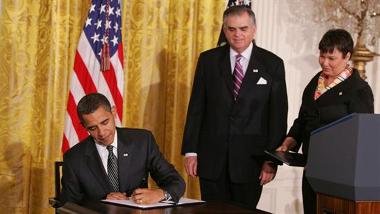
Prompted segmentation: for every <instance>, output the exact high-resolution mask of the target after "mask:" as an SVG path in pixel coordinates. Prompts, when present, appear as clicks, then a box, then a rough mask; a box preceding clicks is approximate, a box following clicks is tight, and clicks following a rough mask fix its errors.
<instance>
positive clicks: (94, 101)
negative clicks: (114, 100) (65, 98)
mask: <svg viewBox="0 0 380 214" xmlns="http://www.w3.org/2000/svg"><path fill="white" fill-rule="evenodd" d="M100 106H102V107H103V108H104V109H105V110H106V111H108V112H111V103H110V102H109V101H108V99H107V97H106V96H104V95H103V94H100V93H91V94H87V95H86V96H84V97H82V99H80V101H79V102H78V105H77V114H78V117H79V120H80V122H81V123H82V124H84V123H83V122H84V121H83V115H84V114H91V113H93V112H94V111H96V110H97V109H98V108H99V107H100Z"/></svg>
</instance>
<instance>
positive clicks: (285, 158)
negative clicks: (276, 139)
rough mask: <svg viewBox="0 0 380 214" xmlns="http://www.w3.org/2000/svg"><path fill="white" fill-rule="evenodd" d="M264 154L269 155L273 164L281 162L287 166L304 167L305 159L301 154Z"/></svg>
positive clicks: (274, 152)
mask: <svg viewBox="0 0 380 214" xmlns="http://www.w3.org/2000/svg"><path fill="white" fill-rule="evenodd" d="M265 153H266V154H267V155H269V156H270V157H271V158H272V159H274V162H275V163H276V162H281V163H284V164H286V165H288V166H299V167H304V166H305V165H306V158H305V156H304V155H303V154H300V153H295V152H280V151H267V150H265Z"/></svg>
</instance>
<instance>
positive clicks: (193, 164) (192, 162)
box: [185, 156, 198, 177]
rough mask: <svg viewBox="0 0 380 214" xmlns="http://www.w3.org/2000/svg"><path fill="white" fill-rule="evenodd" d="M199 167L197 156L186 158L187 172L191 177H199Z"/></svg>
mask: <svg viewBox="0 0 380 214" xmlns="http://www.w3.org/2000/svg"><path fill="white" fill-rule="evenodd" d="M197 165H198V159H197V156H187V157H185V170H186V173H187V174H188V175H189V176H191V177H195V176H197V175H198V174H197Z"/></svg>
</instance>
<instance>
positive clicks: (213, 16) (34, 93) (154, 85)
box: [0, 0, 225, 213]
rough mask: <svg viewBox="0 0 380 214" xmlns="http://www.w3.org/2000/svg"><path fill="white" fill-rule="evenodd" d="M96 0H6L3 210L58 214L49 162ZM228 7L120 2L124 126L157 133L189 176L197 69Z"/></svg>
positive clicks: (0, 155) (56, 154)
mask: <svg viewBox="0 0 380 214" xmlns="http://www.w3.org/2000/svg"><path fill="white" fill-rule="evenodd" d="M90 4H91V1H90V0H86V1H77V0H70V1H68V0H0V41H1V42H0V82H1V83H0V97H1V99H0V141H1V143H0V192H1V193H2V197H0V210H1V211H0V212H1V213H53V209H51V208H50V207H49V205H48V198H49V197H52V196H54V174H53V162H54V161H56V160H61V159H62V154H61V151H60V148H61V140H62V133H63V124H64V115H65V111H66V102H67V95H68V88H69V82H70V77H71V73H72V67H73V59H74V54H75V50H76V47H77V43H78V38H79V35H80V33H81V31H82V27H83V24H84V21H85V18H86V16H87V10H88V8H89V5H90ZM224 8H225V1H224V0H203V1H199V0H124V1H122V11H123V16H122V21H123V29H122V30H123V44H124V67H125V69H124V70H125V83H126V84H125V88H124V97H125V98H124V109H123V111H124V118H123V125H125V126H129V127H141V128H147V129H150V130H152V131H153V132H154V135H155V137H156V140H157V142H158V144H159V145H160V148H161V151H162V152H163V154H164V155H165V156H166V157H167V158H168V159H169V160H170V161H171V162H172V163H173V164H174V165H175V166H176V168H177V169H178V170H179V171H180V172H181V174H182V175H183V177H184V178H185V180H186V182H187V192H186V196H187V197H194V198H198V197H199V186H198V181H197V179H188V178H187V176H186V175H185V171H184V169H183V163H182V156H181V155H180V148H181V142H182V134H183V126H184V120H185V116H186V109H187V104H188V100H189V96H190V92H191V85H192V79H193V74H194V69H195V64H196V60H197V57H198V55H199V53H200V52H201V51H203V50H206V49H209V48H212V47H214V46H215V44H216V41H217V39H218V36H219V32H220V27H221V23H222V13H223V10H224Z"/></svg>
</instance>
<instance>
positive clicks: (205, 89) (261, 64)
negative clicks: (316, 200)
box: [182, 45, 288, 182]
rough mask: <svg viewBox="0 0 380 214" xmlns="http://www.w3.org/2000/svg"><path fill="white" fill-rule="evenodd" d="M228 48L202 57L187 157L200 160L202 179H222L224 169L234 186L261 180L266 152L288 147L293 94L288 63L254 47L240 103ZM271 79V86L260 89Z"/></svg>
mask: <svg viewBox="0 0 380 214" xmlns="http://www.w3.org/2000/svg"><path fill="white" fill-rule="evenodd" d="M229 52H230V47H229V46H228V45H225V46H222V47H218V48H214V49H211V50H208V51H205V52H203V53H201V54H200V56H199V59H198V64H197V68H196V71H195V77H194V83H193V89H192V93H191V98H190V102H189V107H188V112H187V119H186V125H185V131H184V136H183V144H182V154H185V153H188V152H195V153H197V154H198V175H199V176H200V177H203V178H206V179H217V178H218V176H219V175H220V173H221V171H222V169H223V168H225V167H226V165H225V164H226V163H227V164H228V165H227V168H228V170H229V172H230V175H231V179H232V181H233V182H247V181H249V180H250V179H252V178H253V177H256V178H258V177H259V173H260V171H261V164H262V160H263V159H262V157H263V155H264V150H265V149H268V150H273V149H275V148H277V146H278V145H279V144H280V143H281V142H282V140H283V138H284V136H285V135H286V127H287V110H288V104H287V93H286V85H285V71H284V64H283V61H282V59H280V58H279V57H278V56H276V55H274V54H273V53H271V52H269V51H266V50H264V49H262V48H259V47H257V46H256V45H253V49H252V54H251V59H250V61H249V65H248V68H247V72H246V74H245V77H244V79H243V83H242V85H241V88H240V92H239V96H238V98H237V100H236V101H234V98H233V92H232V90H233V89H232V87H233V86H232V84H233V81H232V71H231V62H230V55H229ZM260 79H261V81H262V80H263V79H265V81H266V84H257V83H258V82H259V80H260Z"/></svg>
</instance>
